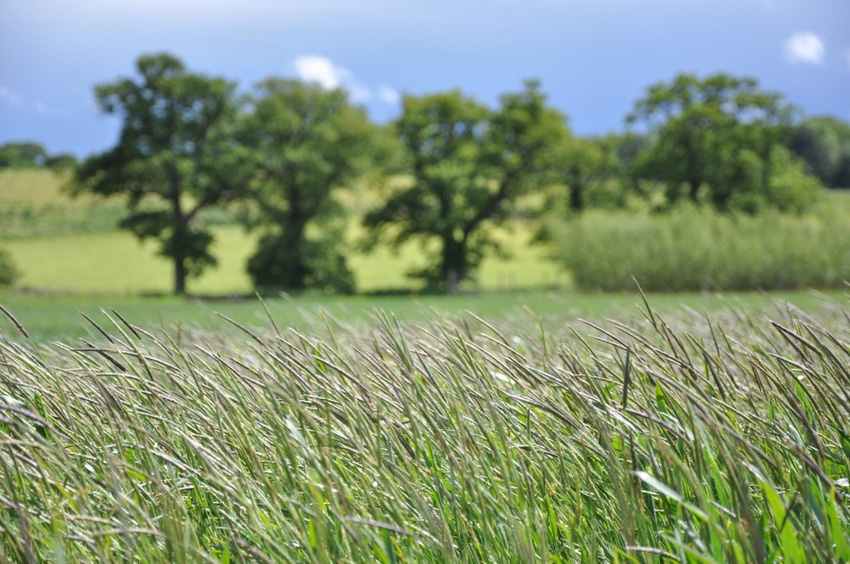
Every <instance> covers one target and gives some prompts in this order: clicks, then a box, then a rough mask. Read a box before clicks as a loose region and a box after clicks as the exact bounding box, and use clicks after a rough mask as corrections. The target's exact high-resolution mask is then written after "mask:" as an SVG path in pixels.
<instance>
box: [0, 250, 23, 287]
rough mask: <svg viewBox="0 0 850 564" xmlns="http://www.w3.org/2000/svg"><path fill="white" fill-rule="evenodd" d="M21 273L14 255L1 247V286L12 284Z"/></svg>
mask: <svg viewBox="0 0 850 564" xmlns="http://www.w3.org/2000/svg"><path fill="white" fill-rule="evenodd" d="M18 276H19V273H18V269H17V267H16V266H15V263H14V261H13V260H12V257H11V256H10V255H9V253H8V252H6V251H5V250H4V249H3V248H0V288H2V287H4V286H11V285H12V284H14V283H15V281H16V280H17V279H18Z"/></svg>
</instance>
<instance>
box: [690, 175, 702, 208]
mask: <svg viewBox="0 0 850 564" xmlns="http://www.w3.org/2000/svg"><path fill="white" fill-rule="evenodd" d="M699 186H700V181H699V180H697V179H695V178H692V179H691V180H690V181H689V182H688V187H689V195H690V197H691V201H692V202H693V203H695V204H698V203H699V201H698V200H699Z"/></svg>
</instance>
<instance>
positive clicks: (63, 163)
mask: <svg viewBox="0 0 850 564" xmlns="http://www.w3.org/2000/svg"><path fill="white" fill-rule="evenodd" d="M79 164H80V163H79V161H77V157H76V156H74V155H72V154H71V153H60V154H58V155H51V156H49V157H48V158H47V160H46V161H45V162H44V166H46V167H47V168H49V169H52V170H56V171H61V170H68V169H75V168H77V166H78V165H79Z"/></svg>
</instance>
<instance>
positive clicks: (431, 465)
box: [0, 296, 850, 563]
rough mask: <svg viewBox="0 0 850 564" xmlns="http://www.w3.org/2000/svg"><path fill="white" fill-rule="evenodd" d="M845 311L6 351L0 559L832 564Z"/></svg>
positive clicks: (210, 330)
mask: <svg viewBox="0 0 850 564" xmlns="http://www.w3.org/2000/svg"><path fill="white" fill-rule="evenodd" d="M627 298H628V299H629V300H634V299H635V298H636V297H635V296H628V297H627ZM637 299H639V297H637ZM818 299H820V298H818ZM650 301H651V302H652V301H654V297H651V298H650ZM846 304H847V300H846V298H843V299H841V301H840V302H832V303H825V304H821V305H820V306H812V307H811V308H809V309H806V310H801V309H798V308H795V307H793V306H789V305H784V304H775V305H772V306H771V305H765V303H764V302H763V303H761V304H760V305H759V306H758V307H757V308H756V309H748V308H746V307H744V306H743V304H739V306H738V307H736V308H733V309H730V308H727V309H725V310H723V311H716V312H714V313H712V314H709V315H708V316H704V315H699V314H691V313H689V312H687V311H684V310H681V309H679V310H678V311H676V312H670V313H664V314H662V313H661V311H660V310H648V309H647V310H645V311H644V312H643V313H642V312H641V311H639V310H638V309H637V308H636V307H631V308H625V309H624V306H623V304H622V303H620V304H619V305H618V306H617V307H618V308H619V309H620V311H619V313H618V314H617V318H616V319H614V320H611V321H598V322H597V323H598V325H597V324H592V325H589V324H581V323H576V322H573V321H570V319H569V318H565V317H563V316H548V317H545V318H543V319H541V318H539V317H538V316H532V315H525V316H521V315H516V316H512V317H508V318H502V319H495V318H494V319H492V320H490V321H487V322H483V321H481V320H478V319H476V318H474V317H471V316H462V317H459V318H455V317H447V316H445V315H440V316H437V317H435V318H432V319H431V320H421V321H416V322H410V321H408V322H404V323H397V322H395V321H393V320H392V319H390V318H387V317H381V316H379V317H377V318H376V319H375V320H374V321H372V322H371V323H360V322H356V323H347V322H344V321H335V320H328V321H327V323H321V322H314V323H312V324H310V325H309V326H307V327H304V328H302V329H301V330H300V331H294V330H293V329H291V328H288V327H281V328H280V331H279V332H277V331H274V330H271V329H266V330H263V331H260V332H254V333H253V335H249V334H246V333H243V332H241V331H239V330H238V329H236V328H234V327H230V328H226V327H224V326H217V327H210V326H206V327H205V328H204V329H202V330H197V329H196V330H188V329H186V328H184V329H182V330H180V331H178V330H176V329H175V328H174V327H172V328H170V329H165V330H162V329H153V330H152V331H151V332H146V331H144V330H143V329H142V328H136V327H134V326H133V325H132V323H131V324H130V325H125V324H123V323H122V322H121V321H120V320H118V319H117V318H116V324H115V325H109V324H106V323H103V324H104V327H105V331H106V332H107V333H108V334H109V336H108V338H107V337H106V336H102V335H99V336H96V337H93V339H92V341H93V344H91V345H70V346H69V345H61V344H56V345H53V346H50V347H47V348H45V347H43V346H42V347H39V348H37V349H36V348H34V347H33V345H32V344H30V343H28V342H27V341H26V340H24V341H20V340H14V341H10V340H8V339H6V338H4V337H3V336H0V359H2V376H0V430H2V435H3V437H4V440H3V441H2V442H0V466H2V471H3V473H4V479H3V480H0V506H2V510H0V554H3V555H4V558H6V559H9V560H11V561H22V562H36V561H55V562H62V561H67V562H78V561H102V562H126V561H134V562H248V561H251V562H350V561H353V562H382V563H393V562H472V561H475V562H481V561H486V562H579V561H582V562H622V563H626V562H628V563H639V562H665V561H676V562H682V563H685V562H701V563H721V562H737V563H745V562H747V563H749V562H787V563H803V562H841V561H843V562H846V561H850V533H848V531H850V510H848V507H847V505H848V503H850V481H848V480H849V479H850V423H848V422H850V396H848V393H847V390H850V373H848V370H847V362H848V350H850V349H848V343H850V330H848V324H847V312H846V309H842V308H843V307H844V306H846ZM280 305H281V304H273V310H276V309H277V308H278V307H280ZM16 309H19V308H18V307H16ZM548 310H549V311H550V312H551V308H548ZM603 310H604V308H603ZM600 311H602V310H600ZM273 315H274V314H273ZM101 319H102V318H101Z"/></svg>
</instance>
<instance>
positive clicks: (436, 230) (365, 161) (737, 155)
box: [69, 53, 850, 294]
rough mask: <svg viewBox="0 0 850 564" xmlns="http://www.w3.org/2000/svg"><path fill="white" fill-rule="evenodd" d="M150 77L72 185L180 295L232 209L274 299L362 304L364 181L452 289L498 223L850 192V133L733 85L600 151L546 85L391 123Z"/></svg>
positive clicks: (655, 103)
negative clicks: (578, 132)
mask: <svg viewBox="0 0 850 564" xmlns="http://www.w3.org/2000/svg"><path fill="white" fill-rule="evenodd" d="M136 71H137V73H136V76H134V77H129V78H122V79H119V80H117V81H115V82H110V83H106V84H102V85H99V86H97V87H96V88H95V98H96V101H97V104H98V106H99V108H100V110H101V111H102V112H103V113H105V114H109V115H116V116H119V117H120V118H121V119H122V126H121V132H120V136H119V139H118V142H117V143H116V145H115V146H114V147H113V148H111V149H109V150H108V151H105V152H103V153H100V154H96V155H93V156H91V157H89V158H87V159H86V160H85V161H84V162H83V163H81V164H80V165H79V166H78V167H77V168H76V169H75V173H74V177H73V181H72V182H71V184H70V186H69V188H70V191H71V192H72V193H73V194H79V193H83V192H86V193H94V194H99V195H102V196H120V197H123V198H125V199H126V201H127V204H128V213H127V215H126V217H124V218H123V219H122V220H121V224H120V225H121V227H123V228H125V229H128V230H129V231H131V232H132V233H133V234H135V235H136V236H137V237H139V238H140V239H147V238H152V239H156V240H157V241H158V242H159V253H160V254H161V255H162V256H163V257H167V258H169V259H170V260H171V261H172V262H173V265H174V291H175V293H177V294H182V293H185V292H186V282H187V280H188V279H190V278H192V277H195V276H198V275H200V274H201V273H202V272H203V271H204V269H206V268H207V267H209V266H212V265H215V264H216V259H215V257H214V256H213V255H212V254H211V252H210V248H211V244H212V242H213V235H212V233H211V232H210V230H209V229H208V228H207V227H206V226H205V225H204V224H203V222H202V221H200V217H199V214H200V213H201V212H202V211H203V210H206V209H209V208H213V207H222V206H229V207H233V208H234V209H237V210H238V213H239V216H240V218H241V220H242V222H243V223H244V225H245V226H246V227H247V228H248V229H251V230H256V231H258V232H259V237H258V246H257V248H256V250H255V251H254V253H253V255H252V256H251V257H250V258H249V259H248V263H247V270H248V273H249V274H250V277H251V279H252V281H253V283H254V285H255V286H256V287H257V288H258V289H261V290H263V289H287V290H302V289H306V288H316V289H320V290H324V291H334V292H352V291H354V289H355V288H354V279H353V276H352V274H351V272H350V270H349V268H348V265H347V261H346V255H347V252H348V249H347V248H346V247H345V243H344V240H345V238H344V237H343V230H344V228H345V225H346V221H345V219H346V217H345V213H346V211H345V207H344V206H343V204H342V203H341V202H340V201H339V199H338V198H337V197H336V193H337V189H338V188H341V187H346V186H351V185H352V184H353V183H361V184H367V185H369V186H371V187H372V188H373V191H374V192H375V193H378V194H380V195H381V198H382V199H381V202H380V205H377V206H375V207H374V208H373V209H370V210H367V211H366V212H365V214H364V217H363V220H362V224H363V226H364V228H365V230H366V233H367V234H368V237H367V241H368V242H367V243H365V244H364V247H365V248H366V249H367V250H368V249H370V248H374V246H376V245H378V244H387V245H390V246H391V247H393V248H396V249H397V248H398V247H399V246H400V245H402V244H403V243H405V242H407V241H418V242H420V243H421V246H422V249H423V252H425V253H426V254H428V253H431V254H428V257H427V258H428V261H427V266H426V267H425V268H424V269H422V270H421V271H417V272H414V273H411V275H412V276H415V277H417V278H419V279H421V280H422V281H424V283H425V284H426V286H427V287H428V288H431V289H435V290H442V291H446V290H448V291H454V290H455V289H456V288H457V287H458V285H459V284H460V283H462V282H463V281H464V280H466V279H468V278H470V277H472V276H474V273H475V271H476V268H477V267H478V265H479V264H480V262H481V260H482V259H483V258H484V257H485V256H487V254H488V253H491V252H498V250H499V249H498V245H497V242H496V240H495V239H494V237H493V228H494V227H496V226H498V225H500V224H502V223H503V222H504V221H505V220H507V219H508V218H511V217H516V216H523V217H539V216H540V215H541V214H543V213H555V214H560V215H561V216H562V217H568V216H569V215H573V214H577V213H581V212H582V211H583V210H585V209H587V208H591V207H628V206H632V205H636V204H635V202H639V205H642V206H644V207H648V208H650V209H653V210H657V211H659V212H663V211H664V210H666V209H671V208H672V207H675V206H677V205H679V204H681V203H683V202H691V203H693V204H694V205H701V206H703V205H704V206H712V207H714V208H716V209H717V210H720V211H730V212H731V211H740V212H745V213H758V212H759V211H761V210H763V209H768V208H775V209H779V210H781V211H787V212H793V213H802V212H804V211H806V210H807V209H808V208H809V207H810V206H811V205H812V203H813V202H814V201H816V200H817V197H818V194H819V193H820V191H822V190H823V185H826V186H847V185H850V181H848V180H850V179H848V174H850V173H848V163H850V134H848V132H850V127H848V126H847V124H845V123H843V122H840V121H839V120H836V119H833V118H817V119H809V120H801V116H800V115H799V112H798V110H796V109H795V108H794V107H793V106H792V105H791V104H789V103H788V102H786V101H785V100H784V99H783V97H782V96H781V95H779V94H777V93H773V92H766V91H763V90H762V89H761V88H760V87H759V85H758V83H757V82H756V81H755V80H753V79H750V78H739V77H734V76H730V75H727V74H715V75H712V76H709V77H706V78H699V77H697V76H693V75H688V74H682V75H679V76H677V77H675V78H674V79H673V80H672V81H670V82H662V83H658V84H655V85H652V86H650V87H649V88H648V89H647V91H646V93H645V95H644V96H643V97H642V98H641V99H639V100H638V101H637V102H636V103H635V106H634V109H633V111H632V112H631V113H630V114H629V116H628V117H627V123H628V124H629V126H630V127H629V131H627V132H625V133H617V134H611V135H606V136H600V137H593V138H582V137H577V136H575V135H573V134H572V133H571V131H570V129H569V126H568V121H567V117H566V116H565V115H564V114H563V113H562V112H560V111H559V110H557V109H556V108H554V107H552V106H551V105H550V104H549V103H548V101H547V98H546V95H545V94H544V93H543V91H542V90H541V86H540V84H539V83H537V82H535V81H527V82H526V83H525V84H524V85H523V87H522V88H521V89H520V90H518V91H516V92H510V93H507V94H504V95H503V96H502V97H501V99H500V101H499V104H498V106H497V107H495V108H493V107H490V106H488V105H486V104H483V103H481V102H479V101H478V100H475V99H474V98H472V97H469V96H467V95H465V94H463V93H462V92H460V91H458V90H453V91H448V92H440V93H434V94H427V95H422V96H415V95H406V96H404V98H403V102H402V111H401V115H400V117H398V118H397V119H396V120H395V121H393V122H392V123H390V124H386V125H379V124H376V123H373V122H372V121H370V120H369V118H368V115H367V113H366V111H365V110H364V109H363V108H362V107H359V106H357V105H354V104H352V103H351V102H350V101H349V98H348V94H347V93H346V92H345V91H344V90H343V89H339V88H337V89H332V90H327V89H323V88H322V87H321V86H319V85H318V84H313V83H305V82H302V81H298V80H292V79H287V78H279V77H271V78H268V79H266V80H264V81H262V82H260V83H258V84H256V85H255V86H254V87H253V88H252V89H251V90H250V92H248V93H246V94H239V93H238V92H237V87H236V84H235V83H234V82H232V81H230V80H227V79H226V78H223V77H217V76H207V75H204V74H201V73H196V72H192V71H190V70H188V69H187V68H186V67H185V65H184V64H183V63H182V62H181V61H180V60H179V59H177V58H176V57H174V56H172V55H169V54H164V53H163V54H155V55H146V56H142V57H140V58H139V59H138V61H137V63H136ZM540 238H541V239H542V238H545V233H542V232H541V237H540ZM434 242H436V244H434Z"/></svg>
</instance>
